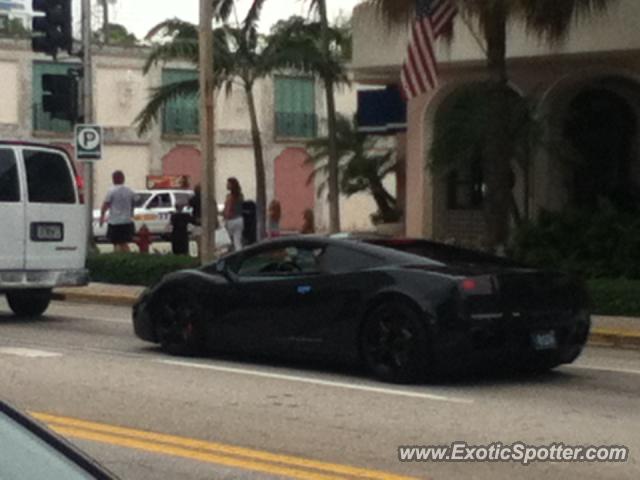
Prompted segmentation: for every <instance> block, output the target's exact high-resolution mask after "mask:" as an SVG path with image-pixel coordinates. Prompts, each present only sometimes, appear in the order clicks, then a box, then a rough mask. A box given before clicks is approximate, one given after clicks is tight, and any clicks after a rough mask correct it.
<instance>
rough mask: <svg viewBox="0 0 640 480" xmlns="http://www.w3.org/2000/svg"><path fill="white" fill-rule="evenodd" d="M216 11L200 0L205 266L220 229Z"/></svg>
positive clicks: (202, 255)
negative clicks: (216, 110)
mask: <svg viewBox="0 0 640 480" xmlns="http://www.w3.org/2000/svg"><path fill="white" fill-rule="evenodd" d="M212 10H213V7H212V4H211V1H210V0H200V26H199V31H198V44H199V45H200V50H199V54H198V55H199V58H198V67H199V70H200V150H201V152H202V184H201V187H202V193H201V206H202V237H201V239H200V248H199V250H200V252H199V253H200V260H201V261H202V262H203V263H206V262H210V261H211V260H213V258H214V256H215V249H216V234H215V232H216V229H217V228H218V203H217V201H216V129H215V97H214V89H215V83H214V76H213V72H214V69H213V63H214V56H213V31H212V30H211V20H212V18H213V12H212Z"/></svg>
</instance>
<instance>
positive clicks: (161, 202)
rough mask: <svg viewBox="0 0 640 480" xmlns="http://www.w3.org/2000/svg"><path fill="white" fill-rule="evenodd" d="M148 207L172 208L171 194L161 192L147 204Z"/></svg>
mask: <svg viewBox="0 0 640 480" xmlns="http://www.w3.org/2000/svg"><path fill="white" fill-rule="evenodd" d="M147 208H151V209H153V208H171V195H169V194H168V193H159V194H157V195H156V196H155V197H153V198H152V199H151V201H150V202H149V203H148V204H147Z"/></svg>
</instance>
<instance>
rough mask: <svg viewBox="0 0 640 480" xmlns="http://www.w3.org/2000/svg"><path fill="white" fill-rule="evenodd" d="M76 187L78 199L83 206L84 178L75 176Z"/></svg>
mask: <svg viewBox="0 0 640 480" xmlns="http://www.w3.org/2000/svg"><path fill="white" fill-rule="evenodd" d="M76 187H77V188H78V199H79V200H80V203H81V204H83V205H84V178H82V177H81V176H80V175H78V174H76Z"/></svg>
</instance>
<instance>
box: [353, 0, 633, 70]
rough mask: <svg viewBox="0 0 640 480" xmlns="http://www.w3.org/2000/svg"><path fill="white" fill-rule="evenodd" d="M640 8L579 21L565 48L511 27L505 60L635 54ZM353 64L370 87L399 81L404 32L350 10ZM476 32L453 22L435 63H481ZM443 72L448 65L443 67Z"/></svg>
mask: <svg viewBox="0 0 640 480" xmlns="http://www.w3.org/2000/svg"><path fill="white" fill-rule="evenodd" d="M639 20H640V2H638V1H637V0H619V2H617V3H614V4H613V5H612V7H611V8H610V9H609V10H608V12H607V13H606V14H605V15H603V16H599V17H595V18H593V19H589V20H586V19H582V20H580V21H577V22H576V24H575V25H574V27H573V28H572V31H571V34H570V35H569V36H568V37H567V39H566V41H565V42H560V43H557V44H555V45H552V46H549V45H548V44H546V43H544V42H541V41H540V40H539V39H538V38H537V37H535V36H533V35H531V34H528V33H527V32H526V31H525V29H524V27H523V26H522V25H521V24H517V23H514V24H512V25H511V26H510V28H509V32H508V40H507V44H508V55H509V57H512V58H518V57H521V58H527V57H540V56H547V55H554V54H579V53H593V52H606V51H619V50H622V51H624V50H634V49H636V48H638V45H640V29H638V28H637V25H638V21H639ZM353 25H354V62H353V67H354V70H355V72H356V78H357V79H365V78H366V79H367V80H368V81H374V80H375V78H376V76H377V75H378V74H382V73H383V72H387V73H389V72H392V73H393V74H395V75H398V72H399V67H400V66H401V65H402V62H403V60H404V57H405V54H406V45H407V29H406V28H404V27H390V26H389V25H388V24H387V23H386V21H385V20H384V19H382V18H381V17H380V15H379V13H378V12H377V11H376V9H375V8H374V7H372V6H370V5H366V4H361V5H358V6H357V7H356V8H355V9H354V17H353ZM472 29H473V32H474V33H477V32H478V28H477V26H471V28H470V26H469V24H467V23H465V22H463V21H462V19H461V18H460V16H458V17H457V19H456V21H455V26H454V31H455V39H454V42H453V44H452V45H451V46H447V45H440V46H439V48H438V51H437V55H438V58H439V62H440V63H442V62H444V63H445V64H448V63H459V62H469V61H471V62H474V61H482V62H483V61H484V58H485V55H484V52H483V50H482V49H481V48H480V47H479V45H478V41H477V40H476V37H475V36H474V35H473V34H472ZM445 66H446V65H445Z"/></svg>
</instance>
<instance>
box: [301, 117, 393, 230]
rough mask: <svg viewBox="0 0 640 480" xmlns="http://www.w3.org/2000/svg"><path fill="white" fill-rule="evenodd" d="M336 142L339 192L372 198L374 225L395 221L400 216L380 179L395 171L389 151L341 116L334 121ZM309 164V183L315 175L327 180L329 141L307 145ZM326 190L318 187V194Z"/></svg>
mask: <svg viewBox="0 0 640 480" xmlns="http://www.w3.org/2000/svg"><path fill="white" fill-rule="evenodd" d="M336 120H337V121H336V140H337V142H336V143H337V151H338V158H339V164H338V168H339V179H340V190H341V191H342V193H344V194H345V195H347V196H351V195H354V194H356V193H360V192H367V193H369V194H370V195H372V197H373V199H374V200H375V202H376V205H377V207H378V211H377V212H376V213H375V214H374V216H373V217H372V220H373V221H374V223H392V222H397V221H398V220H399V218H400V216H401V213H400V212H399V211H398V208H397V201H396V199H395V198H394V197H393V195H391V194H390V193H389V192H388V191H387V189H386V188H385V187H384V183H383V182H384V179H385V178H386V177H387V175H389V174H390V173H393V172H394V171H395V168H396V156H395V155H394V152H393V150H391V149H389V148H384V147H380V146H378V145H377V139H376V138H375V137H372V136H368V135H365V134H362V133H359V132H358V131H357V124H356V121H355V119H354V120H353V121H350V120H349V119H348V118H347V117H345V116H343V115H338V118H337V119H336ZM307 148H308V150H309V154H310V156H309V162H311V163H313V164H314V167H315V168H314V171H313V173H312V174H311V177H310V178H309V182H311V181H313V180H314V178H315V176H316V175H318V174H319V173H322V174H323V178H324V179H326V178H327V174H328V170H329V162H328V158H329V139H328V138H326V137H325V138H318V139H316V140H313V141H311V142H308V143H307ZM325 189H326V181H325V182H323V183H321V184H320V185H319V188H318V195H322V193H323V192H324V190H325Z"/></svg>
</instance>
